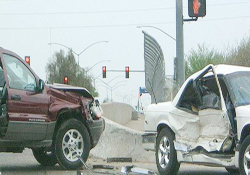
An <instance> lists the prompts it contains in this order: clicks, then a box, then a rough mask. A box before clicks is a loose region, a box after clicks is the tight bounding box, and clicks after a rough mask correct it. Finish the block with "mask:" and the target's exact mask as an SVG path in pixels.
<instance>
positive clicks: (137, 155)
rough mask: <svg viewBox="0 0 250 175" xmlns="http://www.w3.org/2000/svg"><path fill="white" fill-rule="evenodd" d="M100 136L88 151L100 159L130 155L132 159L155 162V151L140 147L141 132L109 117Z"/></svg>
mask: <svg viewBox="0 0 250 175" xmlns="http://www.w3.org/2000/svg"><path fill="white" fill-rule="evenodd" d="M105 121H106V125H105V126H106V127H105V130H104V132H103V133H102V135H101V138H100V140H99V142H98V144H97V145H96V147H95V148H93V149H92V150H91V151H90V155H91V156H94V157H98V158H102V159H107V158H111V157H131V158H132V160H133V161H140V162H155V153H154V152H151V151H145V150H144V149H143V148H142V137H141V135H142V133H143V132H140V131H136V130H133V129H130V128H127V127H125V126H122V125H120V124H117V123H115V122H113V121H111V120H109V119H105Z"/></svg>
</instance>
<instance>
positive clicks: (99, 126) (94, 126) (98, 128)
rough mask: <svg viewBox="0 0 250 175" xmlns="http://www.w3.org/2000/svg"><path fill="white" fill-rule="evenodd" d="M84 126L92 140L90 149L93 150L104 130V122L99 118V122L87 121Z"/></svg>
mask: <svg viewBox="0 0 250 175" xmlns="http://www.w3.org/2000/svg"><path fill="white" fill-rule="evenodd" d="M86 124H87V127H88V128H89V132H90V135H91V138H92V148H94V147H95V146H96V144H97V143H98V141H99V139H100V137H101V135H102V132H103V131H104V129H105V120H104V119H103V118H100V119H99V120H91V121H87V123H86Z"/></svg>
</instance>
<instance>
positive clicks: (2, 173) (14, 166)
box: [0, 149, 229, 175]
mask: <svg viewBox="0 0 250 175" xmlns="http://www.w3.org/2000/svg"><path fill="white" fill-rule="evenodd" d="M87 165H88V166H89V167H90V168H92V165H111V166H114V169H112V170H104V169H95V170H94V171H98V172H100V174H104V173H107V174H121V168H122V167H123V166H131V165H135V166H137V167H140V168H144V169H150V170H152V171H154V172H157V168H156V165H155V164H154V163H141V162H136V163H134V162H133V163H107V162H106V161H105V160H101V159H96V158H93V157H90V158H89V160H88V161H87ZM33 174H34V175H85V174H86V175H88V174H98V173H96V172H90V171H89V170H87V169H82V170H80V171H78V174H77V171H66V170H63V169H62V168H61V167H60V166H59V165H56V166H54V167H43V166H41V165H40V164H39V163H38V162H37V161H36V160H35V158H34V157H33V155H32V152H31V150H29V149H26V150H25V151H24V152H23V153H22V154H19V153H18V154H17V153H16V154H14V153H0V175H33ZM130 174H132V173H130ZM214 174H216V175H228V174H229V173H227V171H226V170H225V169H224V168H218V167H205V166H199V165H190V164H181V167H180V171H179V175H214Z"/></svg>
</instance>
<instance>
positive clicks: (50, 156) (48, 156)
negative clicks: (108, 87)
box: [32, 148, 57, 166]
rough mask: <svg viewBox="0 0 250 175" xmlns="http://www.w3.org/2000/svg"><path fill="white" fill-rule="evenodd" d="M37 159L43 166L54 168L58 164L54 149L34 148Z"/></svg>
mask: <svg viewBox="0 0 250 175" xmlns="http://www.w3.org/2000/svg"><path fill="white" fill-rule="evenodd" d="M32 152H33V155H34V157H35V159H36V160H37V161H38V162H39V163H40V164H41V165H43V166H54V165H55V164H57V158H56V155H55V151H54V150H53V149H52V148H33V149H32Z"/></svg>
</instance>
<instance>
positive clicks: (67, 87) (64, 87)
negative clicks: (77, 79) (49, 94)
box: [47, 84, 94, 99]
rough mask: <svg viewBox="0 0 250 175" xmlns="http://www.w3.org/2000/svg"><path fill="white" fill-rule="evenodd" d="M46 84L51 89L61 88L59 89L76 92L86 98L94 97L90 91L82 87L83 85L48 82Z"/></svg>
mask: <svg viewBox="0 0 250 175" xmlns="http://www.w3.org/2000/svg"><path fill="white" fill-rule="evenodd" d="M47 86H48V87H50V88H53V89H57V90H61V91H68V92H74V93H78V94H80V95H82V96H84V97H86V98H91V99H94V98H93V96H92V95H91V94H90V92H89V91H88V90H87V89H86V88H83V87H77V86H70V85H65V84H48V85H47Z"/></svg>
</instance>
